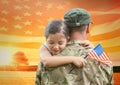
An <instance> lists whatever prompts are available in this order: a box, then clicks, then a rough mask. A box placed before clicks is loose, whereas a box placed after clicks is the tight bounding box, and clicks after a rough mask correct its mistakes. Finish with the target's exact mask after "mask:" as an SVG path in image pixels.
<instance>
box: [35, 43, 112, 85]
mask: <svg viewBox="0 0 120 85" xmlns="http://www.w3.org/2000/svg"><path fill="white" fill-rule="evenodd" d="M79 43H80V41H70V42H69V43H68V46H67V47H66V48H65V50H63V51H62V52H61V53H60V54H59V55H60V56H61V55H62V56H77V57H82V58H84V57H86V55H87V53H88V52H89V49H85V48H84V47H82V46H80V45H79ZM86 60H87V64H86V65H85V66H84V67H81V68H77V67H76V66H74V65H73V64H68V65H63V66H59V67H56V68H45V67H44V66H43V65H42V64H41V65H39V66H42V68H41V67H39V68H41V69H38V71H37V76H36V85H113V76H112V75H113V70H112V65H111V66H106V65H104V64H102V63H100V62H98V61H95V60H92V59H90V58H89V57H88V56H87V57H86Z"/></svg>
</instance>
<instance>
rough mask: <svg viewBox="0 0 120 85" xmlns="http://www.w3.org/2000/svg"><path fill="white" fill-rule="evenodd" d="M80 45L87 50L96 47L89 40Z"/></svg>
mask: <svg viewBox="0 0 120 85" xmlns="http://www.w3.org/2000/svg"><path fill="white" fill-rule="evenodd" d="M80 45H82V46H84V47H85V48H94V45H93V44H92V43H91V42H90V41H89V40H84V41H82V42H80Z"/></svg>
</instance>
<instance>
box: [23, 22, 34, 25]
mask: <svg viewBox="0 0 120 85" xmlns="http://www.w3.org/2000/svg"><path fill="white" fill-rule="evenodd" d="M31 23H32V22H31V21H25V22H24V25H31Z"/></svg>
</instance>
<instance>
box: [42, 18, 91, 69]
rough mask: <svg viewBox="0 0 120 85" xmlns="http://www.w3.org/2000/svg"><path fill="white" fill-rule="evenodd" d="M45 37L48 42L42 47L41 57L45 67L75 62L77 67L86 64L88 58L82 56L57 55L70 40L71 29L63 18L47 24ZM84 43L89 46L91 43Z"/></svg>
mask: <svg viewBox="0 0 120 85" xmlns="http://www.w3.org/2000/svg"><path fill="white" fill-rule="evenodd" d="M45 37H46V43H45V44H43V45H42V46H41V48H40V59H41V62H42V63H43V65H44V66H45V67H56V66H60V65H64V64H69V63H73V64H74V65H76V66H77V67H80V66H83V65H85V63H86V60H85V59H82V58H78V57H75V56H71V57H68V56H62V57H58V56H57V54H59V53H60V52H61V51H62V50H63V49H64V48H65V47H66V44H67V41H68V40H69V30H68V28H67V27H66V25H65V23H64V22H63V21H62V20H53V21H51V22H49V23H48V25H47V26H46V30H45ZM84 43H85V44H86V45H87V46H90V45H91V44H90V43H89V42H87V41H86V42H84ZM52 56H53V57H52Z"/></svg>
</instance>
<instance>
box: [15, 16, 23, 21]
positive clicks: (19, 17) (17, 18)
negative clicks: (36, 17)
mask: <svg viewBox="0 0 120 85" xmlns="http://www.w3.org/2000/svg"><path fill="white" fill-rule="evenodd" d="M14 19H15V20H22V17H21V16H15V17H14Z"/></svg>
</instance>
